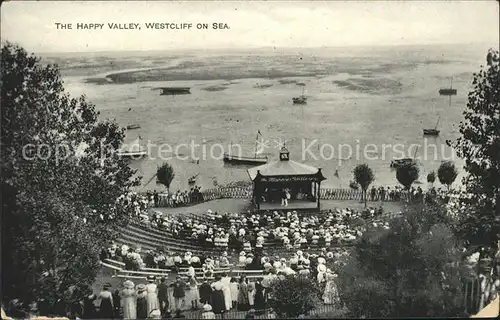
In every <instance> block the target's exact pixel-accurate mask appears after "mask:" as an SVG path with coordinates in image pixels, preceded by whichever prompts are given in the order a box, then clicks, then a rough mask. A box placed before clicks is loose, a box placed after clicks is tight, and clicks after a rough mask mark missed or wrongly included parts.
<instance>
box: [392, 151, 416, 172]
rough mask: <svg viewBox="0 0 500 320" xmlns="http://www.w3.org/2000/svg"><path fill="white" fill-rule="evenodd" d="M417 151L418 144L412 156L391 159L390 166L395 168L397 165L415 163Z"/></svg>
mask: <svg viewBox="0 0 500 320" xmlns="http://www.w3.org/2000/svg"><path fill="white" fill-rule="evenodd" d="M417 151H418V146H417V149H415V153H414V154H413V158H403V159H395V160H392V161H391V168H393V169H397V168H399V167H402V166H405V165H409V164H412V163H414V164H416V163H417V162H416V160H415V156H416V155H417Z"/></svg>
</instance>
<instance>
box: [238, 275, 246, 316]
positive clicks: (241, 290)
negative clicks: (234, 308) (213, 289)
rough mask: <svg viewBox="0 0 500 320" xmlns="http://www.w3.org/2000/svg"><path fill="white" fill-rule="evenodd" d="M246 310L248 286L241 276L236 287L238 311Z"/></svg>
mask: <svg viewBox="0 0 500 320" xmlns="http://www.w3.org/2000/svg"><path fill="white" fill-rule="evenodd" d="M247 310H248V285H247V281H246V278H245V277H244V276H241V278H240V283H239V285H238V311H247Z"/></svg>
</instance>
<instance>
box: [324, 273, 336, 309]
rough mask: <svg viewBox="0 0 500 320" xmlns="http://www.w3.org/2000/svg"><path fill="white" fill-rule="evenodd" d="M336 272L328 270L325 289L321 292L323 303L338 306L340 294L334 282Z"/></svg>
mask: <svg viewBox="0 0 500 320" xmlns="http://www.w3.org/2000/svg"><path fill="white" fill-rule="evenodd" d="M336 277H337V275H336V274H333V273H331V272H328V273H327V274H326V285H325V291H324V292H323V302H324V303H325V304H333V305H336V306H340V296H339V291H338V289H337V283H336V282H335V278H336Z"/></svg>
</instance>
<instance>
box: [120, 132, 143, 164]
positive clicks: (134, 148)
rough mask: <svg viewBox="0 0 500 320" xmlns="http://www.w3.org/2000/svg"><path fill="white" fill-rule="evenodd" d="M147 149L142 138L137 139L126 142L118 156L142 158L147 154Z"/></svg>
mask: <svg viewBox="0 0 500 320" xmlns="http://www.w3.org/2000/svg"><path fill="white" fill-rule="evenodd" d="M147 154H148V152H147V149H146V148H145V147H143V146H142V145H141V138H140V137H139V138H137V139H135V140H134V141H133V142H132V143H131V144H128V145H127V144H125V145H123V146H122V147H121V148H120V149H119V150H118V156H119V157H122V158H128V159H140V158H142V157H144V156H145V155H147Z"/></svg>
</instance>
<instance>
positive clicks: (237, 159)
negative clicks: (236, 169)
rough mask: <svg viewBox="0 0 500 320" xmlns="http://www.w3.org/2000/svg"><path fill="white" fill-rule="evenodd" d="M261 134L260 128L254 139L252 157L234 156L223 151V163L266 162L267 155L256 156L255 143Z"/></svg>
mask: <svg viewBox="0 0 500 320" xmlns="http://www.w3.org/2000/svg"><path fill="white" fill-rule="evenodd" d="M260 135H261V133H260V130H259V131H258V132H257V138H256V140H255V155H254V157H241V156H234V155H232V154H231V153H224V155H223V158H222V159H223V160H224V162H225V163H233V164H265V163H267V160H268V159H267V157H265V156H257V145H258V141H259V136H260Z"/></svg>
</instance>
